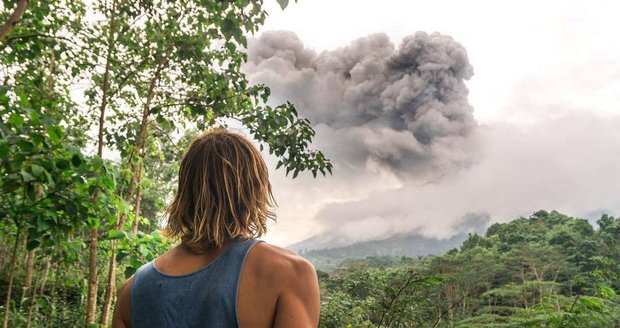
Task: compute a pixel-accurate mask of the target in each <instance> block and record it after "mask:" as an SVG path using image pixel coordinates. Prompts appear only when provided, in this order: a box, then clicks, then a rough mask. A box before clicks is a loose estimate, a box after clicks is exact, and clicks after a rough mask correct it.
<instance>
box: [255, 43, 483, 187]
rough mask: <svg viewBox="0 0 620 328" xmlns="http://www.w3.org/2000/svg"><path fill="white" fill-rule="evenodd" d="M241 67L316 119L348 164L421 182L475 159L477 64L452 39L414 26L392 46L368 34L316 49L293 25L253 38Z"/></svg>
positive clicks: (327, 146)
mask: <svg viewBox="0 0 620 328" xmlns="http://www.w3.org/2000/svg"><path fill="white" fill-rule="evenodd" d="M244 71H245V72H246V73H247V75H248V77H249V78H250V80H251V81H252V82H254V83H265V84H267V85H268V86H270V87H271V88H272V94H273V95H274V96H275V97H276V99H277V100H281V101H282V100H291V101H292V102H293V103H294V104H295V105H296V106H297V108H298V110H299V112H300V114H301V115H302V116H304V117H307V118H309V119H310V121H311V122H312V123H313V124H314V125H315V128H316V129H317V140H316V145H317V146H319V147H320V148H321V149H323V150H324V151H325V152H326V153H327V155H328V156H329V157H330V158H332V159H333V160H334V161H335V162H339V163H340V164H341V165H342V166H343V167H345V168H347V169H351V170H354V171H359V170H366V169H367V168H369V167H375V168H378V169H383V170H388V171H390V172H392V173H393V174H395V175H397V176H399V177H401V178H404V179H411V178H416V179H417V178H421V177H423V178H429V177H430V178H434V177H437V176H442V175H445V174H448V173H451V172H453V171H455V170H457V169H459V168H461V167H466V166H467V165H469V163H470V162H471V153H472V152H473V150H474V149H475V144H473V143H472V142H471V138H470V136H471V135H472V134H473V133H474V130H475V129H476V126H477V123H476V122H475V120H474V119H473V109H472V107H471V106H470V105H469V103H468V102H467V93H468V91H467V88H466V87H465V84H464V81H465V80H467V79H469V78H471V76H472V74H473V68H472V67H471V65H470V64H469V61H468V59H467V53H466V51H465V48H463V47H462V46H461V45H460V44H459V43H457V42H456V41H454V40H453V39H452V38H451V37H449V36H445V35H440V34H438V33H434V34H431V35H429V34H426V33H424V32H418V33H416V34H415V35H412V36H409V37H406V38H404V39H403V41H402V43H401V44H400V46H399V47H398V48H395V46H394V45H393V44H392V43H391V42H390V40H389V38H388V37H387V36H386V35H385V34H372V35H369V36H367V37H364V38H361V39H358V40H356V41H354V42H352V43H351V44H350V45H348V46H345V47H342V48H339V49H336V50H333V51H324V52H321V53H319V54H317V53H315V52H313V51H312V50H309V49H307V48H305V47H304V45H303V43H302V42H301V41H300V40H299V39H298V38H297V36H296V35H295V34H293V33H291V32H286V31H276V32H265V33H263V34H262V35H261V36H260V37H259V38H257V39H252V40H250V41H249V45H248V62H247V64H246V65H245V66H244Z"/></svg>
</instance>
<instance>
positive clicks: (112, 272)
mask: <svg viewBox="0 0 620 328" xmlns="http://www.w3.org/2000/svg"><path fill="white" fill-rule="evenodd" d="M165 64H166V60H163V61H162V62H160V63H159V65H158V66H157V69H156V71H155V76H154V77H153V79H152V80H151V83H150V84H149V90H148V93H147V96H146V101H145V103H144V109H143V110H142V121H141V122H140V131H139V133H138V136H137V138H136V143H135V144H136V146H135V149H134V151H135V152H134V153H135V154H140V153H141V152H142V149H143V148H144V144H145V141H146V140H145V139H146V134H147V130H148V119H149V114H150V112H151V102H152V101H153V98H154V96H155V86H156V85H157V81H159V76H160V73H161V70H162V69H163V67H164V65H165ZM138 156H141V155H138ZM139 161H141V159H140V160H139ZM138 165H142V163H140V162H139V164H138ZM130 169H131V172H132V175H131V179H130V181H129V187H128V189H127V195H126V196H125V201H126V202H127V203H129V202H130V201H131V199H132V197H133V193H134V189H135V185H136V180H137V178H138V172H136V169H137V168H136V166H135V164H130ZM126 221H127V214H126V213H121V215H120V216H119V218H118V222H117V225H116V228H117V230H122V229H123V227H124V226H125V222H126ZM115 287H116V247H115V242H114V241H112V242H111V256H110V264H109V268H108V284H107V286H106V290H105V298H104V303H103V305H102V307H101V319H100V320H99V323H100V324H102V325H104V326H107V324H108V319H109V316H110V306H111V305H112V298H113V294H114V291H115Z"/></svg>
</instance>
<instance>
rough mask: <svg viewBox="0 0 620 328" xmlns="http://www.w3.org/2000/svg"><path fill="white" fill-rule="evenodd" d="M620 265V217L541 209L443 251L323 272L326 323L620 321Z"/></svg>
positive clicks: (560, 324) (611, 324) (614, 324)
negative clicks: (593, 220)
mask: <svg viewBox="0 0 620 328" xmlns="http://www.w3.org/2000/svg"><path fill="white" fill-rule="evenodd" d="M619 264H620V219H618V218H614V217H611V216H607V215H603V216H602V217H601V218H600V219H599V220H598V227H597V229H594V228H593V227H592V226H591V225H590V224H589V223H588V221H587V220H585V219H578V218H572V217H569V216H566V215H563V214H560V213H557V212H555V211H552V212H546V211H538V212H536V213H534V214H532V215H531V216H530V217H529V218H518V219H516V220H514V221H512V222H509V223H497V224H494V225H492V226H491V227H489V229H488V231H487V232H486V234H485V235H484V236H481V235H478V234H472V235H470V237H469V238H468V239H467V240H466V241H465V242H463V244H462V245H461V247H460V248H457V249H453V250H451V251H449V252H447V253H446V254H445V255H441V256H427V257H418V258H411V257H404V256H403V257H390V256H383V257H376V256H375V257H368V258H366V259H363V260H351V261H349V262H347V263H344V264H343V265H341V267H340V268H339V269H337V270H336V271H334V272H332V273H330V274H327V273H324V272H320V275H319V277H320V282H321V288H322V297H323V304H322V313H321V327H377V326H385V327H472V328H473V327H515V328H516V327H620V299H619V297H618V292H620V265H619Z"/></svg>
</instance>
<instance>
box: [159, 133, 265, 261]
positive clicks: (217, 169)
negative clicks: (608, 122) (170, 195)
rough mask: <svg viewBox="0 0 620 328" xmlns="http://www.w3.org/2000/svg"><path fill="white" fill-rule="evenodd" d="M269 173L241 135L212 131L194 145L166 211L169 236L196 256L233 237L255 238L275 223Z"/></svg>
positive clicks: (190, 148)
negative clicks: (272, 221) (177, 240)
mask: <svg viewBox="0 0 620 328" xmlns="http://www.w3.org/2000/svg"><path fill="white" fill-rule="evenodd" d="M274 205H275V200H274V198H273V194H272V193H271V184H270V183H269V173H268V171H267V166H266V165H265V162H264V161H263V158H262V156H261V154H260V153H259V152H258V150H257V149H256V147H254V146H253V145H252V143H251V142H250V141H249V140H248V139H246V138H244V137H243V136H241V135H238V134H236V133H232V132H229V131H227V130H226V129H223V128H218V129H213V130H211V131H209V132H208V133H206V134H204V135H202V136H200V137H198V138H196V139H195V140H193V141H192V143H191V145H190V147H189V150H188V151H187V153H186V154H185V157H184V158H183V161H182V162H181V167H180V169H179V187H178V190H177V193H176V195H175V198H174V201H173V202H172V204H170V207H168V224H167V226H166V228H165V233H166V235H167V236H169V237H172V238H178V239H180V240H181V242H182V243H183V244H184V245H185V246H186V247H188V248H189V249H191V250H192V251H194V252H201V251H203V250H206V249H208V248H213V247H220V246H222V245H223V244H224V243H226V242H227V241H229V240H231V239H234V238H237V237H251V236H256V237H259V236H261V235H263V234H264V233H265V232H266V230H267V225H266V224H267V220H268V219H269V218H271V219H274V220H275V213H273V212H272V211H271V210H270V207H272V206H274Z"/></svg>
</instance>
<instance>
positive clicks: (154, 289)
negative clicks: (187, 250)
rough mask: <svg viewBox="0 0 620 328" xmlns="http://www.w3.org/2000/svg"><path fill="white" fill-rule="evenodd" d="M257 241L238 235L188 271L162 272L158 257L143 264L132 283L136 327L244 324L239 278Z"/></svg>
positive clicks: (186, 327)
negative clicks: (200, 265)
mask: <svg viewBox="0 0 620 328" xmlns="http://www.w3.org/2000/svg"><path fill="white" fill-rule="evenodd" d="M258 242H260V240H257V239H254V238H252V239H239V240H235V241H233V242H231V243H230V244H229V245H228V246H226V248H225V249H224V250H223V251H222V253H220V255H219V256H218V257H217V258H215V259H214V260H213V261H212V262H211V263H209V264H208V265H207V266H205V267H203V268H201V269H199V270H198V271H195V272H193V273H189V274H185V275H168V274H165V273H163V272H160V271H159V270H157V268H156V267H155V266H154V265H153V261H151V262H149V263H147V264H145V265H143V266H142V267H140V269H138V271H136V273H135V274H134V277H133V281H132V283H131V325H132V327H133V328H141V327H147V328H157V327H175V328H176V327H178V328H189V327H210V328H216V327H217V328H220V327H221V328H230V327H239V321H238V319H237V291H238V290H239V277H240V276H241V270H242V269H243V264H244V263H245V259H246V257H247V255H248V252H249V250H250V248H251V247H252V246H254V245H255V244H256V243H258Z"/></svg>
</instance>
